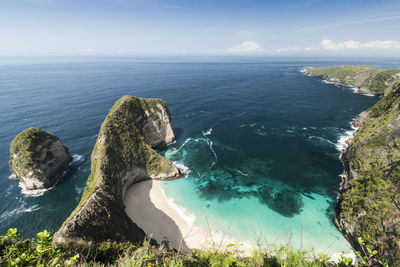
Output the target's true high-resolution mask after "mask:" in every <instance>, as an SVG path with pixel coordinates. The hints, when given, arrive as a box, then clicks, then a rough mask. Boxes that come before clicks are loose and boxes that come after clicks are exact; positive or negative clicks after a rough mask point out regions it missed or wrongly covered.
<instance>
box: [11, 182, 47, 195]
mask: <svg viewBox="0 0 400 267" xmlns="http://www.w3.org/2000/svg"><path fill="white" fill-rule="evenodd" d="M18 186H19V187H20V188H21V193H22V194H24V195H27V196H32V197H38V196H42V195H43V194H44V193H46V192H47V191H49V190H51V189H52V188H53V187H50V188H46V189H27V188H26V186H25V184H24V183H22V182H19V183H18Z"/></svg>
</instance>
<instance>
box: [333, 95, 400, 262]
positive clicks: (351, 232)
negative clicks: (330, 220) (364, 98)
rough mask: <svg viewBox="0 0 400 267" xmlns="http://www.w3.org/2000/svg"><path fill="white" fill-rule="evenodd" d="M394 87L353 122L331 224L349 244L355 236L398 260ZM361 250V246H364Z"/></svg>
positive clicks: (398, 135) (399, 170)
mask: <svg viewBox="0 0 400 267" xmlns="http://www.w3.org/2000/svg"><path fill="white" fill-rule="evenodd" d="M399 89H400V88H399V87H397V88H394V89H393V90H392V91H393V92H392V93H389V94H388V95H386V96H385V97H383V98H382V99H381V100H380V101H378V102H377V103H376V104H375V105H374V106H372V107H371V108H370V109H368V110H367V111H365V112H363V113H361V114H360V115H359V116H358V118H357V119H356V120H355V122H354V124H355V126H357V127H359V129H358V130H357V132H356V133H355V135H354V138H353V139H351V140H350V141H349V142H348V144H349V145H348V147H347V149H346V150H345V151H344V152H343V154H342V161H343V163H344V166H345V176H344V178H343V183H342V189H341V191H342V192H341V194H340V196H339V201H338V206H337V212H336V218H335V223H336V225H337V226H338V228H339V230H340V231H341V232H342V233H343V234H344V235H345V236H346V237H347V238H348V240H349V241H350V242H351V243H352V245H353V247H354V248H355V249H357V250H359V251H362V248H361V246H360V244H359V243H358V241H357V240H358V237H362V239H363V240H364V241H365V245H366V246H367V247H369V248H370V249H372V250H374V249H375V250H377V251H378V253H379V254H378V255H383V258H384V259H385V260H389V261H393V262H395V263H396V264H400V92H399ZM364 249H365V248H364Z"/></svg>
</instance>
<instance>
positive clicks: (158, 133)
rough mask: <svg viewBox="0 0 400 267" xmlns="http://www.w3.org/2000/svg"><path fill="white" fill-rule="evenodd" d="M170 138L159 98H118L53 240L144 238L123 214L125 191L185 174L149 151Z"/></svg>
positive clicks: (132, 240) (171, 135) (165, 115)
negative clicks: (80, 188) (75, 201)
mask: <svg viewBox="0 0 400 267" xmlns="http://www.w3.org/2000/svg"><path fill="white" fill-rule="evenodd" d="M173 140H174V134H173V131H172V127H171V119H170V116H169V112H168V109H167V106H166V104H165V102H164V101H163V100H161V99H145V98H137V97H132V96H123V97H122V98H120V99H119V100H118V101H117V102H116V103H115V104H114V106H113V107H112V108H111V110H110V112H109V114H108V115H107V117H106V119H105V120H104V122H103V124H102V125H101V128H100V132H99V135H98V138H97V141H96V145H95V147H94V149H93V152H92V158H91V159H92V163H91V174H90V176H89V178H88V181H87V184H86V187H85V190H84V192H83V194H82V198H81V201H80V202H79V204H78V206H77V207H76V208H75V210H74V211H73V212H72V213H71V215H70V216H69V217H68V218H67V220H66V221H65V222H64V224H63V225H62V226H61V228H60V229H59V231H58V232H57V233H56V234H55V237H54V240H55V242H65V241H70V240H84V241H93V242H102V241H106V240H115V241H131V242H141V241H143V240H144V238H145V233H144V232H143V230H142V229H140V228H139V227H138V226H137V225H136V224H135V223H134V222H132V221H131V219H130V218H129V217H128V216H127V215H126V214H125V211H124V204H123V198H124V194H125V191H126V189H127V188H128V187H129V186H130V185H131V184H133V183H137V182H140V181H143V180H146V179H173V178H178V177H182V176H183V173H182V171H181V170H180V169H178V168H177V167H175V166H174V164H173V163H172V162H171V161H170V160H168V159H167V158H164V157H163V156H161V155H159V154H158V153H157V152H156V151H154V150H153V148H154V147H160V146H161V147H162V146H165V145H167V144H169V143H171V142H173Z"/></svg>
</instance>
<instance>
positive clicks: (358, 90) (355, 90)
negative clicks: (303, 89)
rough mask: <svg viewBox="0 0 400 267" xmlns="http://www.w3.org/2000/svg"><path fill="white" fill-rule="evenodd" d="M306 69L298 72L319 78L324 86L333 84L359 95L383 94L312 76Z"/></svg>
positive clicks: (337, 80)
mask: <svg viewBox="0 0 400 267" xmlns="http://www.w3.org/2000/svg"><path fill="white" fill-rule="evenodd" d="M306 68H307V67H304V68H303V69H301V70H300V72H301V73H303V74H304V75H306V76H308V77H317V78H321V81H322V82H324V83H326V84H333V85H335V86H342V87H347V88H349V89H352V90H353V92H354V93H355V94H359V95H365V96H378V97H381V96H382V95H383V94H377V93H373V92H372V91H371V90H369V89H368V88H365V87H362V88H360V87H358V86H356V85H354V84H350V83H343V82H341V81H340V80H339V79H336V78H331V79H327V78H326V76H325V77H324V76H321V75H314V74H312V73H310V72H309V71H307V69H306Z"/></svg>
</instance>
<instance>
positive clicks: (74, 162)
mask: <svg viewBox="0 0 400 267" xmlns="http://www.w3.org/2000/svg"><path fill="white" fill-rule="evenodd" d="M84 161H85V156H83V155H79V154H75V155H73V156H72V161H71V163H70V164H69V166H77V165H80V164H81V163H82V162H84Z"/></svg>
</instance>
